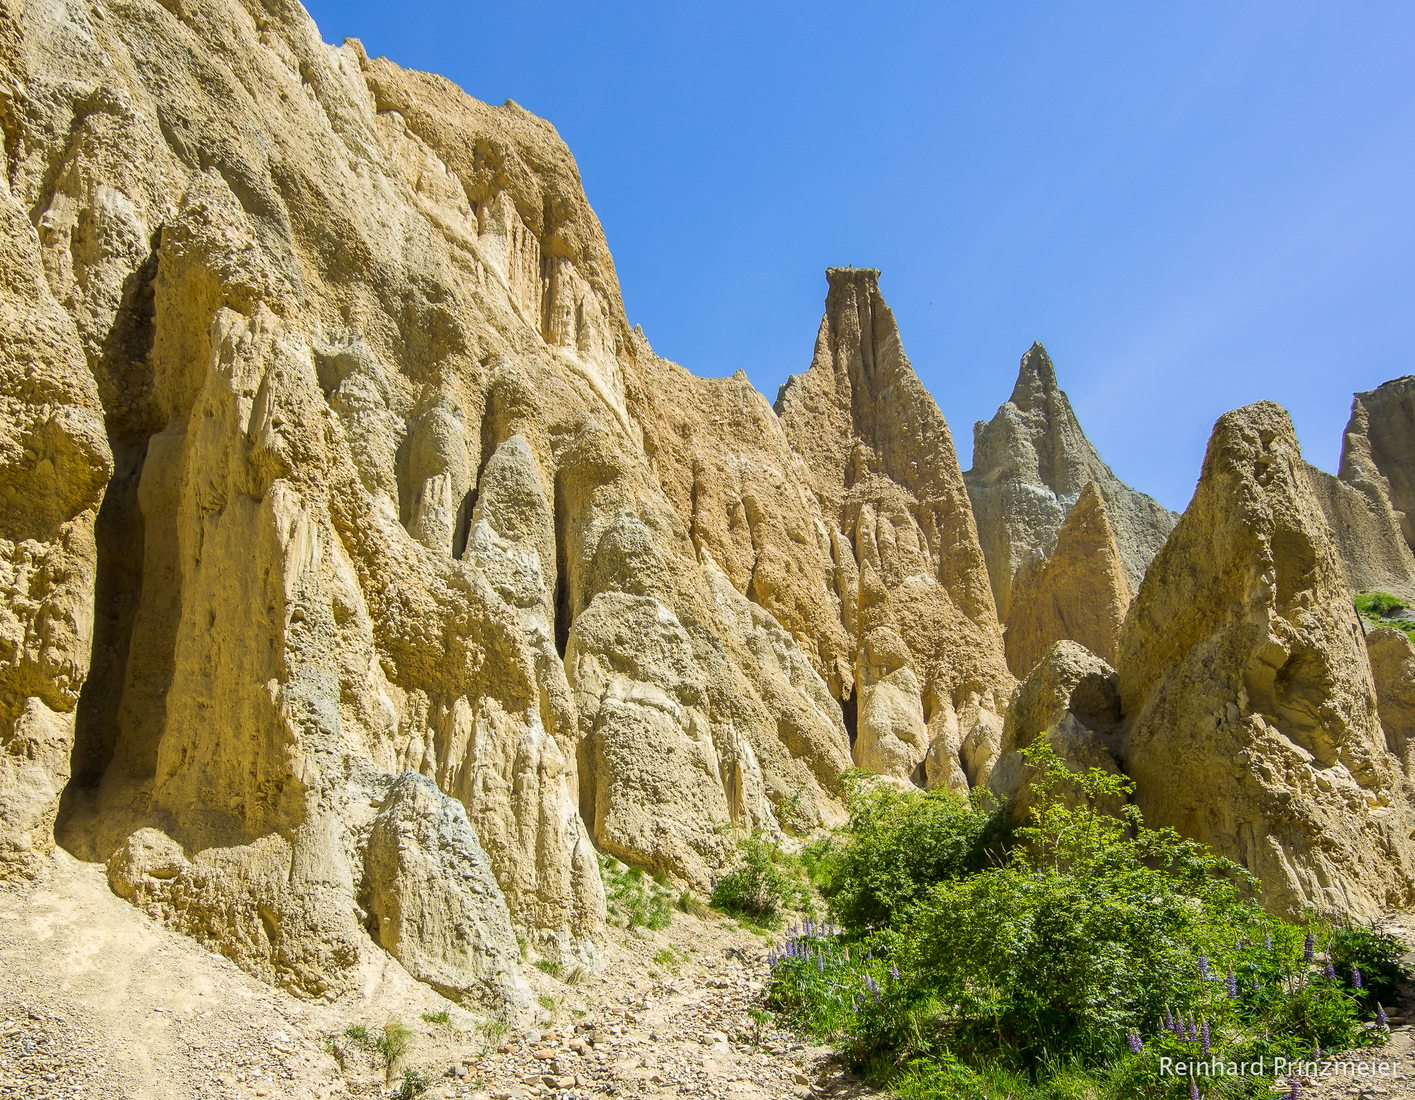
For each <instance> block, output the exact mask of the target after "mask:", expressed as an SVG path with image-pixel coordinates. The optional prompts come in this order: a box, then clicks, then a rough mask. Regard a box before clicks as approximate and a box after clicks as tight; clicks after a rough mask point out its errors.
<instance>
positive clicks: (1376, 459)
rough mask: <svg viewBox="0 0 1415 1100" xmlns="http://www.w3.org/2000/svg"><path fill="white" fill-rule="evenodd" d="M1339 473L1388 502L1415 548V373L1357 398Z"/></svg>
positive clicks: (1406, 539)
mask: <svg viewBox="0 0 1415 1100" xmlns="http://www.w3.org/2000/svg"><path fill="white" fill-rule="evenodd" d="M1338 475H1339V476H1340V478H1341V479H1342V480H1343V481H1345V482H1348V483H1349V484H1351V485H1354V486H1356V487H1357V488H1364V487H1370V488H1374V489H1375V490H1376V491H1377V493H1378V495H1380V496H1383V497H1384V498H1385V499H1386V500H1388V501H1389V502H1390V504H1391V507H1392V508H1393V509H1394V511H1395V517H1396V519H1397V521H1398V522H1399V523H1400V530H1401V533H1402V534H1403V535H1404V536H1405V541H1406V544H1407V545H1409V546H1411V547H1412V548H1415V375H1406V376H1405V377H1404V378H1394V379H1392V380H1391V381H1389V382H1385V383H1383V384H1382V385H1380V386H1377V387H1376V388H1375V389H1373V390H1369V391H1367V392H1366V393H1358V394H1356V396H1355V399H1354V400H1353V401H1352V403H1351V419H1350V420H1349V421H1348V422H1347V425H1346V434H1345V436H1344V437H1343V438H1342V446H1341V467H1340V469H1339V470H1338Z"/></svg>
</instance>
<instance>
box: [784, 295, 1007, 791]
mask: <svg viewBox="0 0 1415 1100" xmlns="http://www.w3.org/2000/svg"><path fill="white" fill-rule="evenodd" d="M827 276H828V280H829V283H830V290H829V293H828V294H827V296H826V305H825V317H824V318H823V319H822V321H821V326H820V333H819V335H818V336H817V337H816V349H815V356H814V358H813V359H812V360H811V366H810V369H809V370H807V371H806V372H805V373H804V374H799V375H794V376H793V377H791V378H790V379H789V380H788V381H787V382H786V384H785V385H784V386H783V387H782V388H781V393H780V395H779V396H778V397H777V401H776V410H777V413H778V414H779V416H780V420H781V425H782V429H783V430H784V432H785V436H786V439H787V441H788V442H789V443H790V444H791V446H792V448H793V450H794V451H795V452H796V453H797V454H799V455H800V456H801V461H802V464H803V465H804V468H805V477H806V483H807V485H808V486H809V487H810V489H811V491H812V494H813V495H814V497H815V499H816V501H817V503H818V506H819V508H820V510H821V513H822V514H823V516H824V517H825V522H826V524H827V528H828V531H829V538H830V540H831V545H832V546H833V547H834V557H835V569H834V574H833V578H832V580H833V587H834V591H835V593H836V594H837V598H838V600H839V603H840V608H841V614H842V616H843V621H844V625H845V627H846V629H847V631H848V632H849V633H850V635H851V636H852V638H853V639H854V651H853V653H852V654H851V657H852V663H853V669H852V671H851V679H852V680H853V685H854V686H853V691H852V692H851V693H850V694H849V698H848V705H849V707H850V709H851V713H852V714H853V725H854V726H855V760H856V762H857V763H858V764H860V765H861V766H862V767H866V768H868V769H870V770H871V771H876V772H879V773H880V774H884V775H894V776H899V777H908V776H911V775H916V774H917V775H918V776H919V777H920V778H926V779H927V781H928V782H929V783H930V784H931V785H937V784H939V783H947V784H952V785H965V784H966V778H965V776H964V773H963V769H962V766H961V755H960V754H961V751H962V745H963V742H964V741H965V740H966V739H967V738H968V737H969V736H970V735H971V734H973V733H974V731H975V730H977V729H978V728H979V726H989V725H995V724H997V723H998V722H999V721H1000V714H1001V712H1002V710H1003V709H1004V707H1005V706H1006V702H1007V698H1008V695H1009V694H1010V692H1011V688H1012V681H1011V677H1010V676H1009V675H1008V672H1007V668H1006V664H1005V661H1004V659H1003V653H1002V638H1001V634H1000V631H999V629H998V623H997V618H996V616H995V614H994V612H993V609H992V599H991V594H990V592H989V590H988V583H987V572H986V566H985V564H984V561H983V555H982V551H981V548H980V546H979V543H978V535H977V528H976V526H975V525H974V522H973V513H972V509H971V507H970V506H969V502H968V494H967V490H966V488H965V487H964V484H963V475H962V472H961V470H960V469H959V466H958V458H957V455H956V453H955V451H954V448H953V439H952V436H951V435H950V434H949V430H948V425H947V423H946V422H945V421H944V418H943V414H942V413H940V412H939V410H938V406H937V405H936V404H935V403H934V400H933V397H932V396H930V394H929V393H928V391H927V390H925V389H924V386H923V383H921V382H920V381H919V378H918V376H917V375H916V374H915V373H914V370H913V367H912V366H911V365H910V363H909V360H908V358H907V357H906V356H905V354H904V349H903V346H902V344H901V342H900V337H899V329H898V326H897V325H896V323H895V320H894V315H893V313H892V312H891V311H890V309H889V307H888V305H886V304H885V302H884V299H883V297H882V296H881V295H880V292H879V273H878V272H877V271H872V270H856V269H846V268H836V269H832V270H831V271H830V272H828V273H827ZM926 756H929V757H930V762H929V764H928V765H927V766H926V765H925V757H926ZM925 773H927V775H926V774H925Z"/></svg>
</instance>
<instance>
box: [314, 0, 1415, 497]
mask: <svg viewBox="0 0 1415 1100" xmlns="http://www.w3.org/2000/svg"><path fill="white" fill-rule="evenodd" d="M309 8H310V11H311V13H312V14H313V15H314V17H315V19H316V20H317V21H318V23H319V25H320V28H321V31H322V32H323V34H324V37H325V39H326V40H327V41H331V42H339V41H342V39H343V38H345V37H346V36H354V37H358V38H361V39H362V40H363V41H364V43H365V45H366V46H367V48H368V50H369V52H370V53H372V54H383V55H386V56H388V57H391V58H392V59H394V60H395V61H397V62H399V63H400V64H403V65H406V66H410V67H414V68H421V69H429V70H432V71H435V72H440V73H442V74H444V75H446V76H448V77H450V78H451V79H452V80H454V81H456V82H457V83H458V84H460V85H461V86H462V87H463V88H465V89H466V90H467V91H469V92H470V93H471V94H472V95H474V96H476V97H478V98H480V99H484V100H487V101H489V102H493V103H500V102H502V101H503V100H505V99H508V98H510V99H514V100H516V101H517V102H518V103H520V104H522V105H523V106H525V107H527V108H528V109H530V110H532V111H535V112H536V113H537V114H540V115H543V116H545V117H546V118H548V119H550V121H551V122H553V123H554V124H555V126H556V128H557V129H558V130H559V132H560V134H561V136H562V137H563V138H565V140H566V141H567V142H568V143H569V145H570V148H571V150H572V152H573V153H574V154H575V157H576V159H577V160H578V162H579V165H580V171H581V175H582V176H583V178H584V183H585V188H586V191H587V192H588V194H589V198H590V202H591V204H592V205H593V206H594V208H595V210H596V212H597V213H598V214H599V217H600V220H601V221H602V223H603V225H604V229H605V233H606V235H607V236H608V238H609V245H610V249H611V250H612V252H613V254H614V258H615V263H616V266H617V268H618V272H619V279H620V283H621V284H622V286H623V290H624V298H625V304H626V306H627V309H628V314H629V320H630V321H631V322H632V323H637V324H641V325H643V327H644V331H645V332H646V334H647V335H648V337H649V339H650V341H651V342H652V344H653V346H654V348H655V349H656V350H657V351H658V352H659V354H660V355H663V356H666V357H668V358H670V359H675V360H677V361H678V362H681V363H682V364H683V365H684V366H686V367H688V368H689V369H690V370H692V371H694V372H695V373H698V374H712V375H724V374H730V373H731V372H732V371H734V370H736V369H737V368H739V367H740V368H743V369H744V370H746V372H747V374H748V376H749V377H750V378H751V379H752V381H753V383H754V384H755V385H756V386H757V387H758V388H759V389H761V390H762V391H763V392H765V393H766V394H767V396H768V397H770V398H774V397H775V395H776V390H777V387H778V386H779V385H780V384H781V382H782V381H783V380H784V379H785V378H786V376H787V375H788V374H791V373H794V372H798V371H801V370H803V369H805V367H806V366H807V365H808V363H809V361H810V356H811V348H812V344H813V342H814V340H815V333H816V328H817V326H818V324H819V322H820V313H821V303H822V300H823V298H824V293H825V281H824V275H823V272H824V269H825V268H826V267H827V266H831V265H856V266H869V267H878V268H880V269H881V271H882V273H883V275H882V287H883V289H884V293H885V295H886V297H887V298H888V300H889V302H890V304H891V306H893V308H894V312H895V314H896V316H897V317H898V319H899V322H900V327H901V329H902V331H903V335H904V344H905V349H906V350H907V351H908V353H909V356H910V358H911V360H912V361H913V363H914V366H915V367H916V369H917V370H918V371H919V373H920V375H922V377H923V378H924V381H925V382H926V383H927V385H928V386H929V388H930V389H931V390H932V391H933V393H934V395H935V397H936V398H937V399H938V402H939V405H940V406H941V407H942V409H943V411H944V414H945V415H946V416H947V417H948V420H949V423H950V425H951V426H952V428H953V432H954V437H955V440H956V441H957V444H958V448H959V453H960V458H961V459H962V461H963V464H964V466H967V465H969V464H970V462H971V457H970V456H971V453H972V424H973V422H974V421H975V420H977V419H979V418H987V417H990V416H992V414H993V413H994V411H995V410H996V408H997V406H998V404H999V403H1001V402H1002V401H1004V400H1006V398H1007V395H1008V393H1009V392H1010V390H1011V387H1012V382H1013V378H1014V376H1015V373H1016V369H1017V360H1018V358H1019V357H1020V356H1021V354H1022V352H1023V351H1024V350H1026V348H1027V346H1028V345H1029V344H1030V343H1031V342H1032V341H1033V340H1041V341H1042V342H1043V343H1045V344H1046V345H1047V347H1048V348H1049V349H1050V351H1051V353H1052V357H1053V359H1054V360H1055V362H1056V365H1057V373H1058V376H1059V378H1060V380H1061V384H1062V387H1063V388H1064V389H1066V391H1067V392H1068V393H1069V394H1070V396H1071V399H1072V401H1073V403H1074V404H1075V406H1076V409H1077V412H1078V414H1079V416H1080V418H1081V423H1082V426H1083V427H1084V428H1085V429H1086V431H1087V434H1089V435H1090V437H1091V439H1092V440H1093V441H1094V442H1095V443H1096V445H1097V447H1098V448H1099V449H1100V451H1101V454H1102V455H1103V456H1104V457H1105V458H1106V459H1107V460H1108V461H1109V462H1110V464H1111V466H1112V467H1114V468H1115V470H1116V472H1117V473H1118V474H1120V476H1121V477H1123V478H1125V479H1126V480H1128V481H1130V482H1131V483H1132V484H1134V485H1136V486H1138V487H1139V488H1141V489H1144V490H1145V491H1147V492H1150V493H1152V494H1154V495H1155V496H1157V497H1159V499H1160V500H1161V501H1163V502H1164V503H1165V504H1167V505H1169V506H1170V507H1172V508H1176V509H1179V508H1182V507H1184V505H1185V504H1186V503H1187V501H1188V499H1189V495H1190V493H1191V492H1192V489H1193V485H1194V479H1195V478H1196V476H1197V475H1198V470H1199V464H1200V461H1201V459H1202V455H1203V447H1204V443H1205V441H1206V440H1207V438H1208V434H1209V430H1210V428H1211V427H1212V425H1213V422H1214V420H1215V419H1216V418H1217V417H1218V416H1219V414H1221V413H1222V412H1224V411H1225V410H1227V409H1230V408H1234V407H1236V406H1238V405H1242V404H1246V403H1247V402H1250V401H1255V400H1258V399H1260V398H1270V399H1272V400H1275V401H1278V402H1281V403H1282V404H1284V405H1286V406H1287V407H1288V408H1289V409H1290V410H1291V411H1292V413H1293V417H1294V419H1295V421H1296V424H1297V430H1298V434H1299V435H1300V437H1301V439H1302V442H1303V446H1304V448H1305V449H1306V452H1307V455H1308V458H1309V459H1310V460H1311V461H1314V462H1315V463H1316V464H1317V465H1319V466H1322V467H1324V468H1327V469H1333V468H1334V467H1335V462H1336V457H1337V453H1338V449H1339V446H1340V436H1341V429H1342V427H1343V425H1344V424H1345V422H1346V416H1347V413H1348V410H1349V407H1350V401H1351V393H1352V391H1353V390H1360V389H1370V388H1372V387H1373V386H1376V385H1378V384H1379V383H1381V382H1383V381H1385V380H1386V379H1388V378H1393V377H1397V376H1399V375H1402V374H1406V373H1410V372H1412V371H1415V365H1412V363H1411V361H1410V359H1411V357H1410V355H1409V351H1408V349H1409V347H1410V343H1409V338H1410V329H1411V322H1412V320H1415V305H1413V301H1415V300H1412V288H1415V214H1412V200H1415V78H1412V70H1415V65H1412V53H1415V4H1411V3H1409V2H1408V0H1401V2H1361V3H1352V4H1335V3H1331V2H1330V0H1324V2H1311V0H1274V2H1271V3H1250V2H1242V0H1239V2H1233V0H1228V2H1222V3H1220V2H1214V0H1183V2H1180V0H1173V2H1159V3H1136V2H1135V0H1119V2H1112V0H1096V2H1087V3H1065V4H1057V3H1049V2H1048V3H1042V2H1035V3H1029V2H1023V0H1017V2H1009V3H985V2H983V0H977V2H973V3H937V2H935V3H918V4H915V3H885V4H884V5H883V6H882V7H878V8H872V6H870V5H866V4H862V3H859V2H855V3H848V4H847V3H840V2H836V0H814V2H810V3H806V2H785V3H766V4H764V3H737V2H731V3H714V4H691V3H640V4H630V3H621V2H617V0H606V2H601V3H596V4H583V3H560V2H556V3H539V2H534V0H498V2H495V3H471V4H466V3H460V2H456V3H454V2H449V0H400V2H399V3H396V4H389V3H386V2H385V3H370V2H367V0H337V2H336V0H314V2H312V3H310V4H309Z"/></svg>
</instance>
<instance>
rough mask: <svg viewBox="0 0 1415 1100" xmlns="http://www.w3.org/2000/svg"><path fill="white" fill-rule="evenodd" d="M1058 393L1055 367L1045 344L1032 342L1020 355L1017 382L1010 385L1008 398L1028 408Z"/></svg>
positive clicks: (1020, 406) (1015, 403) (1021, 406)
mask: <svg viewBox="0 0 1415 1100" xmlns="http://www.w3.org/2000/svg"><path fill="white" fill-rule="evenodd" d="M1059 393H1061V388H1060V387H1059V386H1058V385H1057V384H1056V368H1055V367H1054V366H1052V362H1051V356H1050V355H1048V354H1047V349H1046V346H1045V345H1043V344H1040V343H1035V344H1033V345H1032V346H1031V347H1030V348H1028V349H1027V354H1025V355H1024V356H1022V364H1021V366H1020V367H1019V368H1018V370H1017V384H1016V385H1015V386H1013V387H1012V397H1011V398H1009V400H1010V401H1011V402H1012V404H1014V405H1016V406H1017V407H1018V408H1022V409H1030V408H1035V407H1036V406H1037V405H1039V404H1041V403H1042V402H1043V401H1044V400H1045V399H1046V398H1047V397H1049V396H1051V395H1054V394H1059ZM1063 396H1064V395H1063Z"/></svg>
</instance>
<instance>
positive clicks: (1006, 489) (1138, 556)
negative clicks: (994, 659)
mask: <svg viewBox="0 0 1415 1100" xmlns="http://www.w3.org/2000/svg"><path fill="white" fill-rule="evenodd" d="M964 478H965V480H966V481H967V485H968V494H969V496H970V497H971V498H972V501H973V511H974V513H975V514H976V515H977V522H978V533H979V535H980V536H981V538H982V544H983V552H984V554H985V555H986V557H987V563H988V576H989V577H990V578H991V581H992V589H993V593H994V595H995V597H996V601H997V610H998V614H999V615H1000V616H1001V617H1002V618H1003V620H1004V621H1006V620H1007V618H1008V616H1009V615H1010V614H1011V613H1012V608H1013V603H1014V599H1015V597H1014V585H1015V584H1016V583H1017V578H1018V574H1019V573H1020V572H1022V571H1023V570H1025V569H1028V568H1032V567H1034V566H1035V565H1036V563H1037V562H1039V561H1040V560H1041V559H1044V558H1047V557H1050V556H1051V554H1052V552H1053V551H1054V550H1055V548H1056V539H1057V534H1058V533H1059V532H1060V530H1061V525H1062V522H1063V521H1064V520H1065V518H1066V516H1067V515H1068V514H1069V513H1070V512H1071V509H1072V508H1073V507H1074V506H1075V504H1076V502H1077V500H1078V499H1079V498H1080V496H1081V492H1082V490H1083V489H1085V488H1086V486H1087V485H1089V484H1094V485H1095V486H1096V489H1097V490H1098V491H1099V493H1100V496H1101V498H1102V500H1103V501H1104V503H1105V509H1106V513H1107V516H1108V519H1109V524H1110V527H1111V530H1112V533H1113V534H1114V536H1115V543H1116V548H1117V549H1118V551H1119V553H1120V558H1121V561H1122V562H1123V563H1124V567H1125V576H1126V581H1127V583H1128V587H1129V589H1130V591H1132V592H1133V591H1135V590H1136V589H1137V588H1139V586H1140V579H1141V578H1142V577H1143V576H1144V574H1145V569H1146V567H1147V566H1148V565H1149V563H1150V559H1152V558H1153V557H1154V556H1155V552H1156V551H1157V550H1159V548H1160V546H1161V545H1162V544H1163V543H1164V540H1165V538H1166V536H1168V534H1169V532H1170V529H1171V528H1172V527H1173V526H1174V518H1175V517H1174V515H1173V514H1172V513H1171V512H1170V511H1169V510H1168V509H1166V508H1165V507H1164V506H1163V505H1161V504H1160V503H1159V502H1158V501H1156V500H1153V499H1152V498H1150V497H1148V496H1146V495H1145V494H1144V493H1141V492H1139V491H1137V490H1135V489H1132V488H1130V486H1128V485H1126V484H1125V483H1124V482H1122V481H1121V480H1120V479H1119V478H1117V477H1116V476H1115V474H1114V473H1113V472H1112V471H1111V469H1110V467H1109V466H1107V465H1106V463H1105V462H1104V461H1102V459H1101V457H1100V455H1099V454H1097V453H1096V449H1095V447H1093V446H1092V445H1091V442H1090V440H1088V439H1087V438H1086V435H1085V433H1084V432H1083V431H1082V430H1081V425H1080V422H1079V421H1078V420H1077V419H1076V413H1075V411H1074V410H1073V409H1072V408H1071V402H1070V400H1069V399H1068V398H1067V396H1066V394H1065V393H1064V392H1063V391H1062V389H1061V387H1060V386H1059V385H1057V380H1056V368H1055V367H1054V366H1053V365H1052V361H1051V357H1050V356H1049V355H1048V354H1047V351H1046V348H1044V347H1042V345H1041V344H1033V345H1032V346H1031V348H1030V349H1029V350H1028V351H1027V354H1026V355H1024V356H1023V357H1022V363H1021V366H1020V368H1019V370H1018V372H1017V382H1016V384H1015V385H1014V386H1013V389H1012V396H1011V397H1010V398H1008V400H1007V401H1006V402H1005V403H1004V404H1003V405H1002V406H1001V407H1000V408H999V409H998V410H997V414H996V415H995V416H994V417H993V418H992V419H991V420H989V421H979V422H978V423H977V424H976V425H974V427H973V468H972V469H971V470H969V471H968V472H967V473H966V474H964ZM1052 640H1053V641H1056V640H1059V639H1052ZM1078 640H1081V639H1078ZM1020 675H1025V670H1024V671H1023V672H1022V673H1020Z"/></svg>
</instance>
